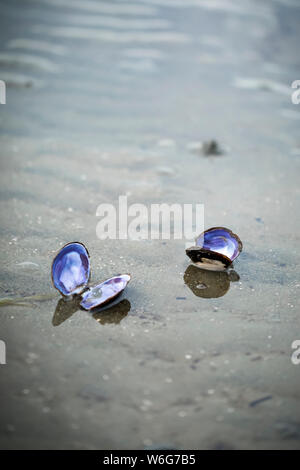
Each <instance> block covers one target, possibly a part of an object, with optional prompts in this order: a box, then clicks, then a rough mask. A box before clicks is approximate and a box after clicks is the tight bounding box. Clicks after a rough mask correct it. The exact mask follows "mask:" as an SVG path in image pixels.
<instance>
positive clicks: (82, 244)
mask: <svg viewBox="0 0 300 470" xmlns="http://www.w3.org/2000/svg"><path fill="white" fill-rule="evenodd" d="M75 243H76V244H77V245H81V246H83V248H84V249H85V250H86V253H87V257H88V260H89V266H90V254H89V251H88V249H87V247H86V246H85V245H84V243H82V242H77V241H74V242H68V243H66V244H65V245H63V246H62V247H61V248H60V249H59V250H58V251H57V252H56V254H55V256H54V258H53V260H52V263H51V280H52V284H53V287H54V289H56V290H57V291H58V292H59V293H60V295H62V296H63V297H65V298H69V297H70V296H72V295H81V294H82V293H83V292H84V290H85V289H86V287H87V285H88V283H89V281H90V278H91V269H89V277H88V279H87V282H86V284H85V286H84V288H83V290H82V291H81V292H76V293H75V294H73V293H72V292H70V294H63V293H62V292H61V291H60V290H59V289H58V287H56V285H55V284H54V279H53V264H54V261H55V260H56V258H57V256H58V255H59V253H60V252H61V251H62V250H63V249H64V248H66V246H69V245H74V244H75Z"/></svg>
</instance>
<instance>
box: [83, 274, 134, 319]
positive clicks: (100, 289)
mask: <svg viewBox="0 0 300 470" xmlns="http://www.w3.org/2000/svg"><path fill="white" fill-rule="evenodd" d="M129 281H130V275H129V274H119V275H117V276H114V277H111V278H109V279H107V280H106V281H104V282H101V283H100V284H97V285H96V286H94V287H91V288H90V289H88V290H87V291H86V292H84V293H83V294H82V301H81V302H80V305H81V307H82V308H84V309H85V310H92V309H93V308H96V307H100V306H102V305H104V304H106V303H107V302H110V301H111V300H113V299H115V298H116V297H117V296H118V295H120V294H121V292H123V290H124V289H125V287H126V286H127V284H128V282H129Z"/></svg>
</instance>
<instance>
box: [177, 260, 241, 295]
mask: <svg viewBox="0 0 300 470" xmlns="http://www.w3.org/2000/svg"><path fill="white" fill-rule="evenodd" d="M238 279H239V275H238V274H237V273H236V272H235V271H232V272H230V273H228V272H226V271H218V272H215V271H207V270H204V269H199V268H198V267H196V266H193V265H192V264H191V265H189V266H188V267H187V269H186V271H185V273H184V282H185V284H186V285H187V286H188V287H189V288H190V289H191V291H192V292H193V294H195V295H196V296H197V297H203V298H204V299H211V298H217V297H222V296H223V295H225V294H226V292H227V291H228V290H229V287H230V281H237V280H238Z"/></svg>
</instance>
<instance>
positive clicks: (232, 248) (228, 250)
mask: <svg viewBox="0 0 300 470" xmlns="http://www.w3.org/2000/svg"><path fill="white" fill-rule="evenodd" d="M196 246H199V247H201V248H204V249H205V250H209V251H215V252H217V253H221V254H222V255H225V256H226V257H227V258H229V259H230V260H231V261H233V260H234V259H235V258H237V256H238V255H239V254H240V246H239V243H238V240H237V239H236V238H235V237H234V236H233V234H232V233H231V232H230V231H229V230H227V229H226V228H221V227H220V228H215V229H211V230H206V231H205V232H203V233H201V235H199V237H198V238H197V239H196Z"/></svg>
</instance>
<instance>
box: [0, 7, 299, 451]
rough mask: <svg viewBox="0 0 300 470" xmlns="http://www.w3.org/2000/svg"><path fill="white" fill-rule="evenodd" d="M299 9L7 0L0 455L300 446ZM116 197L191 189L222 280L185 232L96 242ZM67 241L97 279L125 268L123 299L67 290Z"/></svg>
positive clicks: (177, 199) (182, 195)
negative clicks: (89, 303)
mask: <svg viewBox="0 0 300 470" xmlns="http://www.w3.org/2000/svg"><path fill="white" fill-rule="evenodd" d="M299 19H300V2H299V1H298V0H264V1H263V2H262V1H259V0H244V1H243V2H240V1H237V0H139V1H137V0H131V1H130V0H127V1H125V0H124V1H121V0H119V1H115V0H110V1H108V0H106V1H102V0H98V1H96V0H86V1H80V0H73V1H71V0H22V1H21V0H1V1H0V79H1V80H3V81H4V82H5V83H6V87H7V88H6V104H0V151H1V173H0V183H1V186H0V208H1V209H0V210H1V212H0V215H1V226H0V235H1V242H2V243H1V269H0V292H1V299H2V300H3V299H7V298H8V299H9V300H8V301H5V302H4V301H3V302H2V304H1V321H0V339H1V340H3V341H5V343H6V348H7V364H6V365H1V366H0V401H1V406H0V413H1V417H0V446H1V448H4V449H6V448H12V449H13V448H22V449H23V448H25V449H35V448H39V449H42V448H44V449H45V448H46V449H56V448H70V449H81V448H83V449H97V448H101V449H129V448H131V449H140V448H141V449H155V448H170V449H193V448H194V449H195V448H200V449H202V448H208V449H225V448H234V449H240V448H261V449H264V448H274V449H275V448H288V449H291V448H299V440H300V414H299V387H300V366H299V365H298V366H297V365H294V364H293V363H292V362H291V355H292V352H293V350H292V349H291V344H292V342H293V341H294V340H296V339H300V338H299V336H300V328H299V319H298V316H299V315H298V307H299V300H298V299H299V286H300V284H299V267H298V266H299V217H297V212H298V211H297V209H298V207H299V205H298V204H299V157H300V138H299V123H300V120H299V119H300V108H299V106H300V105H296V104H293V103H292V101H291V95H292V89H291V83H292V82H293V81H294V80H297V79H300V72H299V65H300V63H299V62H300V60H299ZM119 195H127V196H128V203H129V204H130V203H136V202H137V203H144V204H146V205H150V204H151V203H162V202H165V203H169V204H171V203H180V204H183V203H192V204H196V203H202V204H204V205H205V227H206V228H209V227H210V226H222V225H223V226H225V227H229V228H231V229H232V230H234V232H236V233H237V234H238V235H239V236H240V238H241V240H242V241H243V243H244V251H243V253H242V254H241V256H240V258H239V260H238V261H237V263H236V264H235V271H236V276H234V278H231V279H229V277H228V276H226V275H224V276H221V277H220V276H213V275H211V274H209V275H207V274H205V273H203V272H201V270H197V269H196V271H194V270H193V269H192V270H191V269H190V268H191V267H189V260H188V258H187V257H186V256H185V245H184V242H183V241H178V240H176V241H175V240H170V241H162V240H157V241H150V240H144V241H140V242H131V241H124V240H122V241H119V240H107V241H100V240H98V239H97V236H96V225H97V222H98V218H97V217H96V209H97V207H98V205H99V204H101V203H111V204H117V203H118V197H119ZM73 240H80V241H82V242H83V243H84V244H85V245H86V246H87V247H88V249H89V252H90V255H91V264H92V280H93V281H98V280H101V279H104V278H106V277H108V276H111V275H113V274H116V273H119V272H128V271H130V272H131V274H132V282H131V283H130V285H129V287H128V292H127V291H126V295H125V297H126V298H124V300H123V303H122V305H119V306H117V307H116V308H114V309H113V310H112V311H110V312H108V313H106V314H102V315H97V314H95V315H90V314H87V313H86V312H82V311H78V310H77V308H76V306H75V308H73V310H72V308H70V309H65V307H64V305H62V304H61V303H59V296H58V294H57V293H56V292H55V291H54V289H53V288H52V285H51V279H50V266H51V262H52V259H53V257H54V255H55V253H56V251H57V250H58V249H59V248H60V247H61V246H62V245H63V244H65V243H67V242H70V241H73ZM201 283H207V284H208V285H209V287H211V289H210V290H209V293H208V294H207V295H205V294H203V295H202V293H201V292H200V291H198V290H197V285H199V284H201ZM24 297H29V298H28V299H25V300H24ZM15 299H17V300H15ZM20 299H21V300H20ZM22 299H23V300H22Z"/></svg>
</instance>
